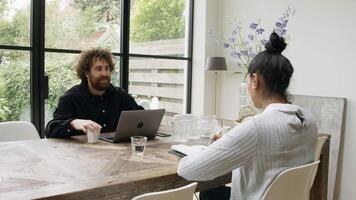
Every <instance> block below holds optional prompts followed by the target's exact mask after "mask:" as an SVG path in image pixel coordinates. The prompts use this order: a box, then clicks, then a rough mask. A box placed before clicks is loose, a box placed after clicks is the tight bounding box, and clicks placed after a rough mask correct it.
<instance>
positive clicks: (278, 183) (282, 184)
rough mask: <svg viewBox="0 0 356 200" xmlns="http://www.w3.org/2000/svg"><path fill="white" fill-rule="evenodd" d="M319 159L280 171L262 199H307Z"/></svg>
mask: <svg viewBox="0 0 356 200" xmlns="http://www.w3.org/2000/svg"><path fill="white" fill-rule="evenodd" d="M319 162H320V161H315V162H313V163H310V164H306V165H302V166H298V167H293V168H290V169H287V170H285V171H283V172H282V173H280V174H279V175H278V176H277V177H276V179H275V180H274V181H273V182H272V184H271V185H270V186H269V187H268V189H267V190H266V192H265V193H264V195H263V198H262V199H263V200H285V199H288V200H309V199H310V198H309V196H310V188H311V187H312V185H313V182H314V178H315V175H316V171H317V169H318V165H319Z"/></svg>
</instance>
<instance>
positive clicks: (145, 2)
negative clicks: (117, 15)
mask: <svg viewBox="0 0 356 200" xmlns="http://www.w3.org/2000/svg"><path fill="white" fill-rule="evenodd" d="M184 9H185V1H184V0H136V2H135V4H134V5H133V14H132V20H131V32H130V33H131V35H130V38H131V40H132V41H133V42H147V41H155V40H166V39H174V38H183V37H184V16H183V15H182V13H183V10H184Z"/></svg>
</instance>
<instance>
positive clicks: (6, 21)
mask: <svg viewBox="0 0 356 200" xmlns="http://www.w3.org/2000/svg"><path fill="white" fill-rule="evenodd" d="M0 44H2V45H16V46H30V0H1V1H0Z"/></svg>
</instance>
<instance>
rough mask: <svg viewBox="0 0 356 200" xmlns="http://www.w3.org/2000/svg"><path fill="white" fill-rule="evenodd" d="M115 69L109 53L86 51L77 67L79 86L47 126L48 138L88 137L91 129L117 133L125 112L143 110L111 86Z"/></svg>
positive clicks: (61, 101)
mask: <svg viewBox="0 0 356 200" xmlns="http://www.w3.org/2000/svg"><path fill="white" fill-rule="evenodd" d="M114 68H115V66H114V63H113V59H112V54H111V53H110V51H109V50H107V49H101V48H92V49H89V50H86V51H83V52H82V53H81V56H80V60H79V62H78V64H77V66H76V72H77V76H78V78H80V79H81V83H80V84H79V85H75V86H74V87H72V88H71V89H69V90H68V91H67V92H65V93H64V95H63V96H61V97H60V98H59V101H58V106H57V108H56V109H55V111H54V113H53V119H52V120H51V121H49V122H48V124H47V126H46V131H45V133H46V137H47V138H53V137H54V138H67V137H70V136H73V135H82V134H87V133H88V129H97V130H101V131H100V132H113V131H115V129H116V126H117V123H118V120H119V118H120V114H121V111H123V110H143V108H142V107H141V106H139V105H138V104H137V103H136V102H135V100H134V98H132V97H131V96H130V95H129V94H128V93H127V92H126V91H125V90H123V89H121V88H119V87H115V86H113V85H112V84H111V83H110V79H111V73H112V71H113V70H114Z"/></svg>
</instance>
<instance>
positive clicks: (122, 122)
mask: <svg viewBox="0 0 356 200" xmlns="http://www.w3.org/2000/svg"><path fill="white" fill-rule="evenodd" d="M165 111H166V110H165V109H156V110H129V111H122V112H121V115H120V119H119V121H118V123H117V127H116V130H115V132H112V133H102V134H101V135H100V139H101V140H105V141H108V142H113V143H114V142H124V141H130V137H131V136H137V135H140V136H146V137H147V138H148V139H152V138H154V137H155V136H156V134H157V131H158V128H159V126H160V124H161V121H162V118H163V115H164V113H165Z"/></svg>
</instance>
